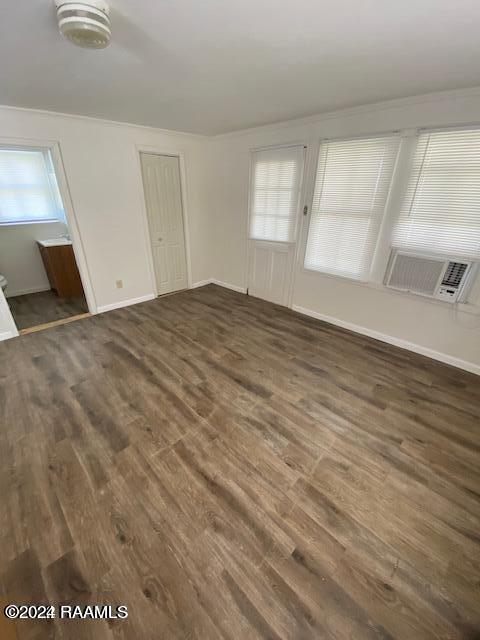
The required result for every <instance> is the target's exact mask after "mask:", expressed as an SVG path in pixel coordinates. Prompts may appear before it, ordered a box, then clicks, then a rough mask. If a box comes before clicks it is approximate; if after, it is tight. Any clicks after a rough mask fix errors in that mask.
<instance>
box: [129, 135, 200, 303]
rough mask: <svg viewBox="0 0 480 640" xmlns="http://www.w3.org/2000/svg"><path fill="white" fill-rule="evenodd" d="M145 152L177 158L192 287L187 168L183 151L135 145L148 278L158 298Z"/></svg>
mask: <svg viewBox="0 0 480 640" xmlns="http://www.w3.org/2000/svg"><path fill="white" fill-rule="evenodd" d="M142 153H147V154H149V155H153V156H168V157H170V158H177V159H178V165H179V169H180V198H181V201H182V223H183V235H184V238H185V259H186V261H187V287H188V289H191V288H192V264H191V259H190V253H191V243H190V224H189V214H188V197H187V195H188V193H187V170H186V163H185V152H184V151H181V150H179V149H172V148H171V147H160V146H151V145H146V144H136V145H135V157H136V163H137V171H138V177H139V180H140V192H141V207H142V227H143V235H144V240H145V244H146V245H147V257H148V267H149V271H150V280H151V283H152V291H153V293H154V295H155V297H156V298H158V296H159V293H158V288H157V279H156V277H155V268H154V263H153V250H152V241H151V235H150V227H149V225H148V212H147V200H146V197H145V186H144V183H143V173H142V162H141V154H142Z"/></svg>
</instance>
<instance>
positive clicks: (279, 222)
mask: <svg viewBox="0 0 480 640" xmlns="http://www.w3.org/2000/svg"><path fill="white" fill-rule="evenodd" d="M303 157H304V148H303V146H295V147H283V148H277V149H268V150H265V151H256V152H254V154H253V175H252V194H251V213H250V237H251V238H253V239H255V240H272V241H275V242H293V241H294V240H295V227H296V220H297V211H298V204H299V196H300V187H301V180H302V170H303Z"/></svg>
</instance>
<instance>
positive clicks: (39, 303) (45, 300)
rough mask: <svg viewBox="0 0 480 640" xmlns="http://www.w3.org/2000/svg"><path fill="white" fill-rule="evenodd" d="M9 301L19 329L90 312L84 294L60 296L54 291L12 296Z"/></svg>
mask: <svg viewBox="0 0 480 640" xmlns="http://www.w3.org/2000/svg"><path fill="white" fill-rule="evenodd" d="M7 302H8V304H9V307H10V311H11V312H12V316H13V318H14V320H15V324H16V325H17V329H29V328H30V327H36V326H38V325H40V324H46V323H47V322H54V321H55V320H63V319H64V318H70V317H71V316H76V315H79V314H81V313H87V312H88V307H87V303H86V300H85V297H84V296H79V297H77V298H59V297H58V296H57V295H56V294H55V293H54V292H53V291H40V292H39V293H27V294H25V295H24V296H12V297H11V298H8V300H7Z"/></svg>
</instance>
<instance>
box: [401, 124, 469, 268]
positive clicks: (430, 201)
mask: <svg viewBox="0 0 480 640" xmlns="http://www.w3.org/2000/svg"><path fill="white" fill-rule="evenodd" d="M393 245H394V246H396V247H401V248H408V249H417V250H423V251H433V252H440V253H445V254H449V255H451V256H454V257H455V256H465V257H476V258H478V257H480V129H470V130H456V131H455V130H449V131H448V130H446V131H431V132H425V133H422V134H421V135H420V136H419V137H418V141H417V147H416V151H415V154H414V157H413V165H412V170H411V173H410V177H409V181H408V185H407V189H406V193H405V197H404V199H403V204H402V207H401V211H400V216H399V218H398V220H397V223H396V226H395V230H394V235H393Z"/></svg>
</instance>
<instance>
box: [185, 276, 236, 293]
mask: <svg viewBox="0 0 480 640" xmlns="http://www.w3.org/2000/svg"><path fill="white" fill-rule="evenodd" d="M207 284H216V285H217V286H218V287H223V288H224V289H231V290H232V291H236V292H237V293H247V287H239V286H238V285H236V284H230V283H229V282H222V281H221V280H216V279H215V278H207V279H206V280H199V281H198V282H195V283H194V284H192V286H191V287H190V289H197V288H198V287H205V286H206V285H207ZM173 293H175V291H173Z"/></svg>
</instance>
